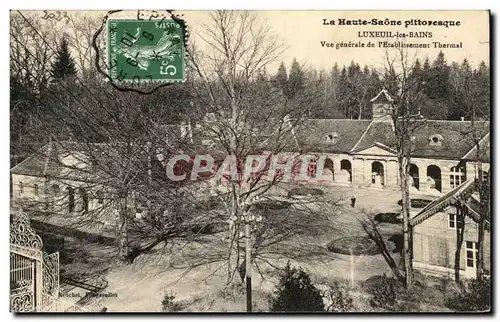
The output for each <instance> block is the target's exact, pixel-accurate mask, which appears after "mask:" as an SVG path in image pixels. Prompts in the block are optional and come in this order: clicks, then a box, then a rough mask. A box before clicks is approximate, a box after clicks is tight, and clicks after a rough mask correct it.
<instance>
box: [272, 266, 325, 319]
mask: <svg viewBox="0 0 500 322" xmlns="http://www.w3.org/2000/svg"><path fill="white" fill-rule="evenodd" d="M324 310H325V306H324V303H323V298H322V297H321V294H320V292H319V290H318V289H317V288H316V287H315V286H314V285H313V284H312V283H311V279H310V278H309V276H308V275H307V274H306V273H305V272H304V271H303V270H302V269H301V268H299V269H296V268H294V267H291V266H290V262H288V263H287V265H286V267H285V269H284V271H283V273H282V275H281V278H280V281H279V285H278V289H277V291H276V293H275V297H274V298H272V299H271V311H273V312H323V311H324Z"/></svg>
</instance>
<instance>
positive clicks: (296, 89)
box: [286, 58, 305, 99]
mask: <svg viewBox="0 0 500 322" xmlns="http://www.w3.org/2000/svg"><path fill="white" fill-rule="evenodd" d="M304 86H305V77H304V72H303V71H302V68H301V67H300V65H299V62H298V61H297V59H295V58H294V59H293V62H292V67H291V68H290V76H289V77H288V85H287V93H286V96H287V97H288V99H292V98H293V97H294V96H295V95H297V94H298V93H300V92H301V91H303V90H304Z"/></svg>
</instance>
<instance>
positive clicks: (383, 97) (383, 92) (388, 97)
mask: <svg viewBox="0 0 500 322" xmlns="http://www.w3.org/2000/svg"><path fill="white" fill-rule="evenodd" d="M379 100H380V101H384V102H393V101H394V100H393V99H392V97H391V95H389V92H387V90H386V89H385V88H384V89H382V90H381V91H380V92H379V93H378V94H377V95H376V96H375V97H374V98H372V99H371V100H370V102H372V103H373V102H376V101H379Z"/></svg>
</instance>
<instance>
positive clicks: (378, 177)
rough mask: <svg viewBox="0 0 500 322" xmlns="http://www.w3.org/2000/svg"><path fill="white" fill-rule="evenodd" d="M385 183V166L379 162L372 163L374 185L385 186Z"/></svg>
mask: <svg viewBox="0 0 500 322" xmlns="http://www.w3.org/2000/svg"><path fill="white" fill-rule="evenodd" d="M384 183H385V181H384V165H383V164H382V163H380V162H378V161H374V162H372V184H373V185H381V186H383V185H384Z"/></svg>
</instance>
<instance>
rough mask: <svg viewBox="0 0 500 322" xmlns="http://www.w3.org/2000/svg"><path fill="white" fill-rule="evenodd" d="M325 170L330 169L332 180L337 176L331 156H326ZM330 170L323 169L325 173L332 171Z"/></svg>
mask: <svg viewBox="0 0 500 322" xmlns="http://www.w3.org/2000/svg"><path fill="white" fill-rule="evenodd" d="M323 169H324V170H329V171H330V172H331V176H332V180H333V179H334V177H335V174H334V170H333V161H332V159H330V158H326V160H325V166H324V167H323ZM330 172H328V171H323V173H325V174H326V173H328V174H329V173H330Z"/></svg>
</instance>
